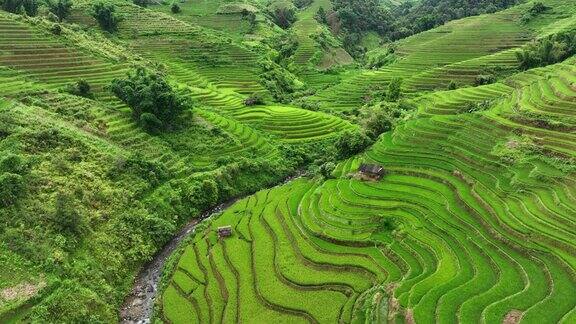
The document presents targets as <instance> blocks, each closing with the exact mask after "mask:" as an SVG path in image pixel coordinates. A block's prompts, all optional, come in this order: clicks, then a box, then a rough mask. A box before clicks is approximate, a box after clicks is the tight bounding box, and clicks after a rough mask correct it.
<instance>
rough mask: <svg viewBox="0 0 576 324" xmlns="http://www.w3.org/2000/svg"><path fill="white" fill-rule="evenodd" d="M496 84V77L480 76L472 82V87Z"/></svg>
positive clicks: (490, 75) (489, 75)
mask: <svg viewBox="0 0 576 324" xmlns="http://www.w3.org/2000/svg"><path fill="white" fill-rule="evenodd" d="M494 82H496V77H495V76H494V75H492V74H480V75H478V76H476V79H475V80H474V85H476V86H480V85H486V84H491V83H494Z"/></svg>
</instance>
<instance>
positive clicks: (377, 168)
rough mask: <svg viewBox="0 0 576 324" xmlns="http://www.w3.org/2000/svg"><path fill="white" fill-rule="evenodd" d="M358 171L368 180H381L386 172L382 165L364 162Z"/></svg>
mask: <svg viewBox="0 0 576 324" xmlns="http://www.w3.org/2000/svg"><path fill="white" fill-rule="evenodd" d="M358 173H359V174H360V176H361V177H362V178H365V179H368V180H380V179H382V177H383V176H384V174H386V171H385V170H384V167H383V166H381V165H378V164H368V163H362V164H361V165H360V168H358Z"/></svg>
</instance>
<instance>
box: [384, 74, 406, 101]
mask: <svg viewBox="0 0 576 324" xmlns="http://www.w3.org/2000/svg"><path fill="white" fill-rule="evenodd" d="M401 95H402V78H398V77H395V78H392V80H390V83H389V84H388V91H387V95H386V99H387V100H388V101H398V99H400V96H401Z"/></svg>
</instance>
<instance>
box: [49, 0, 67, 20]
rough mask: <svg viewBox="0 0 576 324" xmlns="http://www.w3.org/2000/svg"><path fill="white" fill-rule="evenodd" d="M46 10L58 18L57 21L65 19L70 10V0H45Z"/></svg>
mask: <svg viewBox="0 0 576 324" xmlns="http://www.w3.org/2000/svg"><path fill="white" fill-rule="evenodd" d="M46 4H47V5H48V11H50V13H52V14H53V15H54V16H56V17H57V18H58V21H60V22H61V21H63V20H64V19H66V18H67V17H68V16H69V15H70V12H71V10H72V2H71V1H70V0H58V1H57V2H55V0H46Z"/></svg>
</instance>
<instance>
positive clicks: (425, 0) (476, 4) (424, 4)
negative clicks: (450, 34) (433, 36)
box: [389, 0, 518, 40]
mask: <svg viewBox="0 0 576 324" xmlns="http://www.w3.org/2000/svg"><path fill="white" fill-rule="evenodd" d="M516 3H518V0H475V1H470V0H422V1H418V2H405V3H403V4H402V5H400V6H398V7H397V8H396V9H395V10H394V11H393V13H392V14H393V16H394V23H393V26H392V31H391V33H390V34H389V36H390V38H391V39H392V40H395V39H399V38H403V37H407V36H410V35H413V34H416V33H419V32H422V31H425V30H428V29H432V28H434V27H436V26H440V25H442V24H444V23H446V22H448V21H451V20H455V19H460V18H464V17H469V16H475V15H481V14H485V13H493V12H496V11H499V10H502V9H505V8H508V7H510V6H513V5H515V4H516Z"/></svg>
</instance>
